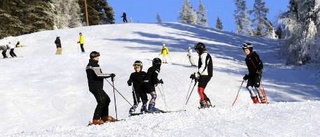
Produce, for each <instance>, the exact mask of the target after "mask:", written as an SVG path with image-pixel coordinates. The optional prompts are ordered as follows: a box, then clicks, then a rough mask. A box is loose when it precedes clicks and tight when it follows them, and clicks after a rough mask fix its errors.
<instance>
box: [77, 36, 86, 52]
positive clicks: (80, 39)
mask: <svg viewBox="0 0 320 137" xmlns="http://www.w3.org/2000/svg"><path fill="white" fill-rule="evenodd" d="M78 43H79V44H80V48H81V52H82V53H84V52H85V51H84V47H83V44H84V36H83V35H82V33H81V32H80V33H79V41H78Z"/></svg>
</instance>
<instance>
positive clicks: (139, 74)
mask: <svg viewBox="0 0 320 137" xmlns="http://www.w3.org/2000/svg"><path fill="white" fill-rule="evenodd" d="M133 68H134V71H135V72H133V73H131V75H130V78H129V80H128V81H127V83H128V86H131V85H133V87H132V90H133V91H132V96H133V106H132V107H131V108H130V110H129V113H130V114H131V113H133V112H135V111H136V108H137V107H138V104H139V103H140V99H141V100H142V107H141V112H146V111H147V102H148V97H147V93H146V91H145V90H144V89H143V80H144V78H145V76H146V75H147V73H146V72H144V71H142V68H143V64H142V62H141V61H140V60H136V61H135V62H134V63H133Z"/></svg>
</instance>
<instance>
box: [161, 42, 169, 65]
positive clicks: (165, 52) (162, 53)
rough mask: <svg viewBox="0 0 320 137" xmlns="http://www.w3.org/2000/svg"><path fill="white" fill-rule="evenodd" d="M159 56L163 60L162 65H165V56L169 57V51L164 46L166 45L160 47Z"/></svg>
mask: <svg viewBox="0 0 320 137" xmlns="http://www.w3.org/2000/svg"><path fill="white" fill-rule="evenodd" d="M160 55H162V57H163V58H162V59H163V63H165V64H167V63H168V62H167V56H168V55H169V49H168V47H167V46H166V44H163V45H162V49H161V53H160Z"/></svg>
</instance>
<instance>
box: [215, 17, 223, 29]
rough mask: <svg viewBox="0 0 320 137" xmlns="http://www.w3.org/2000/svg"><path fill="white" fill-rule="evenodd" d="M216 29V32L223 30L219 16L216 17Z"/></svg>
mask: <svg viewBox="0 0 320 137" xmlns="http://www.w3.org/2000/svg"><path fill="white" fill-rule="evenodd" d="M216 29H218V30H222V29H223V25H222V21H221V20H220V18H219V16H218V17H217V22H216Z"/></svg>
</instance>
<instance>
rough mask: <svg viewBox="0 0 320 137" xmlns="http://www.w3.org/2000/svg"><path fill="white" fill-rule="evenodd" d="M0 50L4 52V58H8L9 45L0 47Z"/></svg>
mask: <svg viewBox="0 0 320 137" xmlns="http://www.w3.org/2000/svg"><path fill="white" fill-rule="evenodd" d="M0 50H2V56H3V58H4V59H5V58H8V56H7V54H6V53H7V50H8V46H7V45H0Z"/></svg>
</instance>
